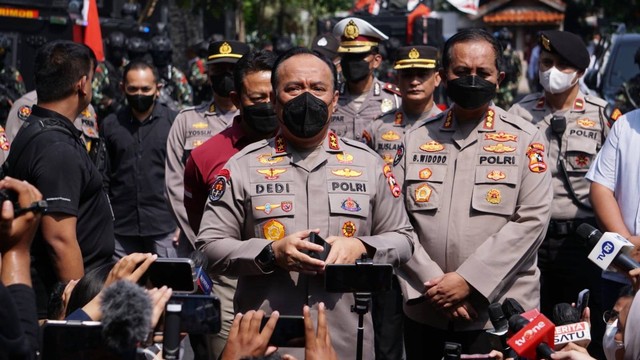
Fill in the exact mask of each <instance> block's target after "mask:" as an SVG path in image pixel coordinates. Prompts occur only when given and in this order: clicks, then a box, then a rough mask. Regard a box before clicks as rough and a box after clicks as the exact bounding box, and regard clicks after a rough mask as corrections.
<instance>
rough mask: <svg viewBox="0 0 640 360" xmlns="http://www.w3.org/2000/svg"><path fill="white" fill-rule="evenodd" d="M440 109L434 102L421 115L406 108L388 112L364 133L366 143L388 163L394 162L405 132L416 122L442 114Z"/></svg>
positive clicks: (371, 124)
mask: <svg viewBox="0 0 640 360" xmlns="http://www.w3.org/2000/svg"><path fill="white" fill-rule="evenodd" d="M441 112H442V110H440V109H439V108H438V107H437V106H436V105H435V104H433V103H432V106H431V109H429V110H428V111H426V112H424V113H422V114H420V115H419V116H417V117H415V116H410V115H407V113H405V112H404V110H401V109H398V110H396V111H392V112H388V113H386V114H384V115H382V116H381V117H380V118H378V119H376V120H374V121H373V122H371V123H370V124H369V126H367V128H366V129H365V130H364V133H363V134H362V137H363V138H364V140H365V143H366V144H367V145H369V147H370V148H372V149H373V151H375V152H377V153H378V155H380V157H382V160H384V162H386V163H387V164H393V158H394V157H395V155H396V151H397V150H398V147H399V146H400V145H401V144H402V139H403V138H404V133H405V132H406V130H407V129H409V128H411V127H412V126H414V125H415V124H418V123H420V122H421V121H423V120H426V119H428V118H430V117H432V116H436V115H438V114H440V113H441Z"/></svg>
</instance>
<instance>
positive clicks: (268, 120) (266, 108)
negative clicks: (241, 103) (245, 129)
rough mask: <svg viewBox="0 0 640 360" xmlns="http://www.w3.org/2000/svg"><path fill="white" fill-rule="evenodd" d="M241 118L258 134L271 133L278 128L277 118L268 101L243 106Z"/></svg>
mask: <svg viewBox="0 0 640 360" xmlns="http://www.w3.org/2000/svg"><path fill="white" fill-rule="evenodd" d="M242 120H243V121H246V123H247V125H249V127H250V128H252V129H253V130H255V131H256V132H258V133H260V134H271V133H273V132H274V131H276V129H277V128H278V118H277V117H276V112H275V111H274V110H273V107H272V106H271V104H270V103H258V104H255V105H251V106H245V107H243V108H242Z"/></svg>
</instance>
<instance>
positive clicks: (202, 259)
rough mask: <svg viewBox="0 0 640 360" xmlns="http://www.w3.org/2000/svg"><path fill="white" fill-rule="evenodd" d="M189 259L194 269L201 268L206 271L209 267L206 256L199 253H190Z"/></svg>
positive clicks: (195, 251) (196, 251)
mask: <svg viewBox="0 0 640 360" xmlns="http://www.w3.org/2000/svg"><path fill="white" fill-rule="evenodd" d="M189 258H190V259H191V260H192V261H193V265H194V267H196V268H197V267H201V268H203V269H207V268H208V267H209V259H208V258H207V255H205V254H203V253H202V252H201V251H198V250H194V251H192V252H191V254H190V255H189Z"/></svg>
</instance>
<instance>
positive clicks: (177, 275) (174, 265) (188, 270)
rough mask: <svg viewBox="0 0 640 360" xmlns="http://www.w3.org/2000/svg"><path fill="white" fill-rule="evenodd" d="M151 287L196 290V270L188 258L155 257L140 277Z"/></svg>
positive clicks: (183, 290)
mask: <svg viewBox="0 0 640 360" xmlns="http://www.w3.org/2000/svg"><path fill="white" fill-rule="evenodd" d="M141 282H142V283H143V284H149V285H151V286H152V287H162V286H167V287H170V288H171V289H172V290H173V292H175V293H193V292H195V291H196V270H195V266H194V264H193V260H191V259H189V258H157V259H156V261H154V262H152V263H151V265H150V266H149V269H147V272H146V273H145V276H144V277H143V278H142V279H141Z"/></svg>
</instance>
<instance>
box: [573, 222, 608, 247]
mask: <svg viewBox="0 0 640 360" xmlns="http://www.w3.org/2000/svg"><path fill="white" fill-rule="evenodd" d="M576 233H577V234H578V236H580V237H581V238H583V239H585V240H588V241H590V242H591V241H593V240H595V241H596V242H597V241H598V239H599V238H600V237H601V236H602V232H600V230H598V229H596V228H594V227H593V226H591V225H589V224H587V223H583V224H580V225H579V226H578V228H577V229H576ZM594 235H595V237H593V236H594ZM592 237H593V240H592ZM594 244H595V243H594ZM592 245H593V244H592Z"/></svg>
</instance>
